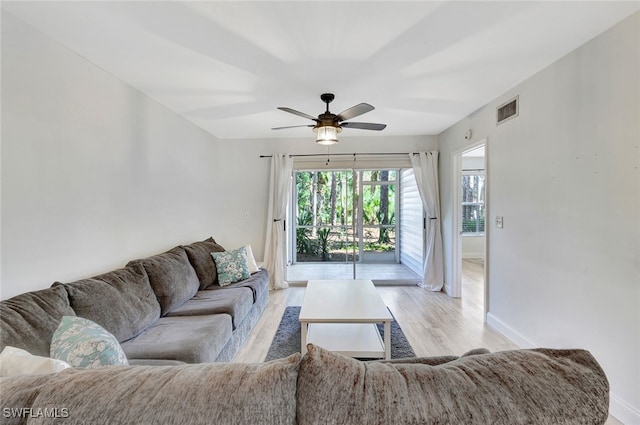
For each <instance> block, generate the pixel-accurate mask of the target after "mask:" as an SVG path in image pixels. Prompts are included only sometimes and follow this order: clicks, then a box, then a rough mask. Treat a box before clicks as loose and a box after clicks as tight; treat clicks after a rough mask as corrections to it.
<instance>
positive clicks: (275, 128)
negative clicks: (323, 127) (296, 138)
mask: <svg viewBox="0 0 640 425" xmlns="http://www.w3.org/2000/svg"><path fill="white" fill-rule="evenodd" d="M296 127H315V125H313V124H309V125H288V126H286V127H273V128H272V129H271V130H282V129H285V128H296Z"/></svg>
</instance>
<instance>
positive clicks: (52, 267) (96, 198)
mask: <svg viewBox="0 0 640 425" xmlns="http://www.w3.org/2000/svg"><path fill="white" fill-rule="evenodd" d="M218 162H219V157H218V142H217V140H216V139H215V138H214V137H212V136H211V135H209V134H208V133H205V132H204V131H202V130H201V129H199V128H197V127H195V126H194V125H193V124H190V123H189V122H187V121H186V120H184V119H182V118H181V117H179V116H177V115H176V114H175V113H173V112H170V111H169V110H167V109H166V108H164V107H163V106H161V105H159V104H158V103H156V102H154V101H152V100H150V99H149V98H147V97H145V96H144V95H142V94H141V93H140V92H138V91H136V90H134V89H133V88H131V87H130V86H127V85H126V84H124V83H122V82H121V81H119V80H118V79H116V78H114V77H113V76H112V75H110V74H108V73H106V72H105V71H103V70H102V69H100V68H98V67H96V66H95V65H93V64H92V63H90V62H88V61H86V60H85V59H83V58H82V57H80V56H78V55H77V54H76V53H74V52H72V51H70V50H68V49H67V48H65V47H64V46H62V45H61V44H58V43H57V42H54V41H53V40H51V39H50V38H48V37H46V36H44V35H43V34H41V33H40V32H38V31H36V30H34V29H33V28H32V27H29V26H27V25H25V24H24V23H22V22H21V21H19V20H18V19H16V18H14V17H13V16H11V15H9V14H7V13H6V12H2V219H1V220H2V243H1V246H2V259H1V264H2V272H1V279H2V281H1V291H2V292H1V294H0V295H1V297H2V298H8V297H11V296H13V295H16V294H19V293H22V292H26V291H30V290H36V289H42V288H46V287H48V286H50V285H51V284H52V283H53V282H54V281H55V280H60V281H71V280H75V279H78V278H84V277H89V276H92V275H95V274H97V273H101V272H106V271H109V270H112V269H114V268H117V267H121V266H123V265H124V264H125V263H126V262H127V261H128V260H130V259H133V258H136V257H141V256H147V255H150V254H155V253H158V252H162V251H163V250H166V249H169V248H172V247H173V246H175V245H177V244H179V243H188V242H192V241H194V240H196V239H201V238H205V237H207V236H210V235H215V234H216V233H217V230H218V229H219V228H221V227H222V224H221V223H222V221H221V220H220V216H221V214H220V211H221V208H222V207H221V204H220V202H219V200H218V197H217V195H216V193H217V181H219V180H220V167H219V164H218Z"/></svg>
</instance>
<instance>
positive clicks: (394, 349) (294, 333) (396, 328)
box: [264, 306, 416, 362]
mask: <svg viewBox="0 0 640 425" xmlns="http://www.w3.org/2000/svg"><path fill="white" fill-rule="evenodd" d="M299 316H300V306H290V307H287V308H286V309H285V311H284V314H283V315H282V320H281V321H280V325H279V326H278V330H277V331H276V335H275V336H274V337H273V341H272V342H271V347H269V352H268V353H267V357H266V358H265V360H264V361H265V362H266V361H269V360H273V359H279V358H282V357H287V356H290V355H291V354H294V353H298V352H300V322H299V321H298V317H299ZM377 326H378V332H380V336H382V337H383V338H384V326H383V325H382V323H379V324H378V325H377ZM415 356H416V354H415V353H414V352H413V348H411V345H410V344H409V341H407V337H406V336H405V335H404V332H402V329H401V328H400V325H398V322H396V321H395V320H394V321H393V322H391V358H392V359H401V358H404V357H415Z"/></svg>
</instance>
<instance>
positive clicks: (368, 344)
mask: <svg viewBox="0 0 640 425" xmlns="http://www.w3.org/2000/svg"><path fill="white" fill-rule="evenodd" d="M307 343H312V344H316V345H319V346H321V347H323V348H325V349H327V350H329V351H333V352H334V353H339V354H342V355H345V356H349V357H362V358H381V357H385V355H384V342H383V341H382V338H381V337H380V333H378V327H377V326H376V325H372V324H369V323H311V324H309V326H308V327H307Z"/></svg>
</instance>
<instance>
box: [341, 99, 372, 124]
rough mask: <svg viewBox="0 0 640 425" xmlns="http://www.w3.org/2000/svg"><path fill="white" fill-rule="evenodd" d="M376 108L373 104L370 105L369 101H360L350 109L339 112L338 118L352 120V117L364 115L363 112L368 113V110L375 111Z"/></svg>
mask: <svg viewBox="0 0 640 425" xmlns="http://www.w3.org/2000/svg"><path fill="white" fill-rule="evenodd" d="M374 109H376V108H374V107H373V106H371V105H369V104H368V103H360V104H358V105H356V106H352V107H351V108H349V109H345V110H344V111H342V112H340V113H339V114H338V120H340V121H346V120H350V119H351V118H355V117H357V116H358V115H362V114H366V113H367V112H371V111H373V110H374Z"/></svg>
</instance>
